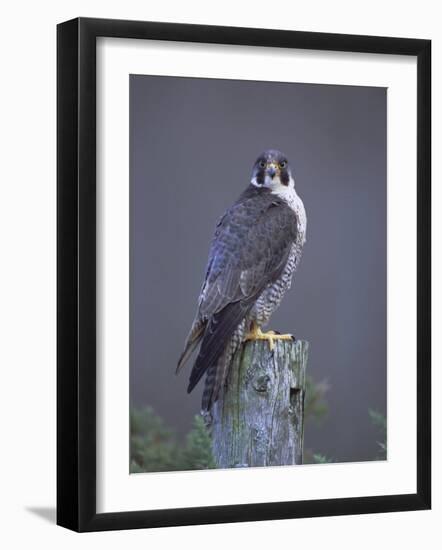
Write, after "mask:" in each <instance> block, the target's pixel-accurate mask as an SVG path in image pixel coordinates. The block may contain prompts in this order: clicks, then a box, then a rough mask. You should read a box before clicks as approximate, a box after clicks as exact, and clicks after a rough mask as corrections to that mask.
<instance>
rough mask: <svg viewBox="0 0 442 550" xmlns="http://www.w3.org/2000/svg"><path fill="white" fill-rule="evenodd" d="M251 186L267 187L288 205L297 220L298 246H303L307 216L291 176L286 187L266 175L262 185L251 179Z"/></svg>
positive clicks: (278, 180)
mask: <svg viewBox="0 0 442 550" xmlns="http://www.w3.org/2000/svg"><path fill="white" fill-rule="evenodd" d="M251 184H252V185H254V186H255V187H267V188H268V189H270V190H271V193H272V195H276V196H278V197H280V198H281V199H282V200H283V201H285V202H286V203H287V204H288V206H290V208H291V209H292V210H293V212H295V214H296V216H297V218H298V231H299V237H300V244H301V245H303V244H304V242H305V232H306V229H307V216H306V213H305V208H304V203H303V202H302V199H301V197H300V196H299V195H298V194H297V193H296V190H295V181H294V179H293V178H292V176H290V179H289V183H288V185H283V184H282V183H281V180H280V179H279V177H278V176H275V177H274V178H273V179H272V178H270V176H267V175H266V177H265V180H264V185H259V183H257V181H256V179H255V178H253V179H252V181H251Z"/></svg>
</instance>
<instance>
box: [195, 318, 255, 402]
mask: <svg viewBox="0 0 442 550" xmlns="http://www.w3.org/2000/svg"><path fill="white" fill-rule="evenodd" d="M244 327H245V322H244V321H243V322H241V323H240V324H239V326H238V327H237V328H236V330H235V332H234V333H233V335H232V337H231V338H230V340H229V341H228V343H227V345H226V347H225V349H224V351H223V353H222V355H221V357H220V358H219V359H218V361H217V362H216V363H215V364H214V365H212V366H211V367H209V368H208V369H207V374H206V380H205V384H204V391H203V398H202V403H201V409H202V412H203V413H204V412H206V411H210V409H211V407H212V405H213V403H215V401H216V400H217V399H218V397H219V395H220V392H221V390H222V388H223V386H224V384H225V382H226V380H227V376H228V375H229V372H230V365H231V364H232V361H233V356H234V355H235V353H236V351H237V349H238V348H239V347H240V346H241V343H242V341H243V337H244Z"/></svg>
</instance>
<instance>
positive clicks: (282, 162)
mask: <svg viewBox="0 0 442 550" xmlns="http://www.w3.org/2000/svg"><path fill="white" fill-rule="evenodd" d="M279 166H280V168H285V167H286V166H287V161H286V160H281V162H280V163H279Z"/></svg>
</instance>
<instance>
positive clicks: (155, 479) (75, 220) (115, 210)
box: [57, 18, 431, 531]
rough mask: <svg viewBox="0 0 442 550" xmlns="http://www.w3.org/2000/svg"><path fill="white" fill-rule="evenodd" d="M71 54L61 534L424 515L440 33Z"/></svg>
mask: <svg viewBox="0 0 442 550" xmlns="http://www.w3.org/2000/svg"><path fill="white" fill-rule="evenodd" d="M57 57H58V59H57V194H58V198H57V523H58V524H59V525H62V526H64V527H67V528H69V529H73V530H75V531H104V530H110V529H133V528H141V527H149V528H151V527H161V526H174V525H196V524H208V523H227V522H238V521H262V520H274V519H285V518H304V517H319V516H327V515H343V514H344V515H345V514H367V513H368V514H370V513H380V512H393V511H409V510H423V509H428V508H430V507H431V307H430V304H431V302H430V299H431V296H430V295H431V269H430V268H431V254H430V233H431V232H430V229H431V192H430V191H431V170H430V166H431V155H430V152H431V42H430V41H429V40H420V39H410V38H396V37H379V36H357V35H341V34H333V33H315V32H298V31H282V30H273V29H250V28H236V27H220V26H204V25H192V24H186V25H181V24H176V23H160V22H152V21H118V20H105V19H89V18H78V19H73V20H70V21H66V22H64V23H62V24H60V25H58V27H57ZM387 167H388V170H387ZM404 212H405V213H406V214H405V215H404ZM387 273H388V277H387ZM387 313H388V315H387ZM387 351H388V354H387ZM387 356H388V360H387ZM387 381H388V383H387ZM387 428H388V429H387ZM232 476H233V477H234V478H235V479H234V480H233V477H232Z"/></svg>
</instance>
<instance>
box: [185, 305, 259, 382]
mask: <svg viewBox="0 0 442 550" xmlns="http://www.w3.org/2000/svg"><path fill="white" fill-rule="evenodd" d="M252 306H253V301H252V300H250V301H245V300H244V301H238V302H233V303H231V304H229V305H227V306H226V307H225V308H223V309H222V310H221V311H220V312H218V313H216V314H215V315H214V316H213V317H212V318H211V319H210V321H209V322H208V323H207V326H206V328H205V330H204V336H203V339H202V342H201V347H200V350H199V353H198V357H197V358H196V361H195V364H194V365H193V369H192V372H191V373H190V379H189V385H188V387H187V393H190V392H191V391H192V390H193V388H194V387H195V386H196V385H197V384H198V382H199V381H200V380H201V377H202V376H203V374H204V373H205V372H206V371H207V370H208V369H209V368H211V367H212V366H213V365H217V364H218V360H219V359H220V357H221V356H222V354H223V353H224V351H225V349H226V347H227V344H228V343H229V341H230V339H231V338H232V336H233V334H234V333H235V331H236V329H237V328H238V327H239V325H240V324H241V323H242V321H243V320H244V318H245V317H246V315H247V314H248V312H249V311H250V309H251V308H252Z"/></svg>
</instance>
